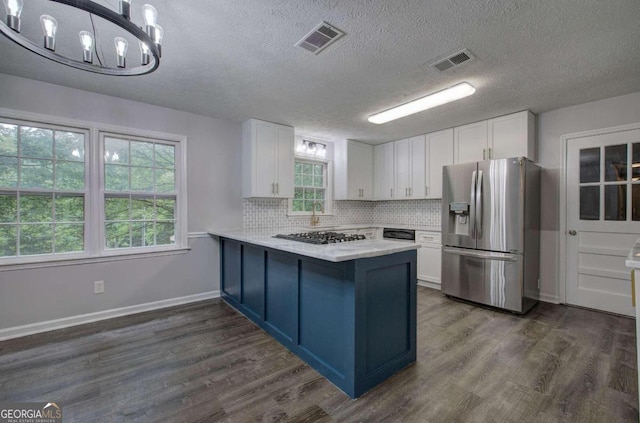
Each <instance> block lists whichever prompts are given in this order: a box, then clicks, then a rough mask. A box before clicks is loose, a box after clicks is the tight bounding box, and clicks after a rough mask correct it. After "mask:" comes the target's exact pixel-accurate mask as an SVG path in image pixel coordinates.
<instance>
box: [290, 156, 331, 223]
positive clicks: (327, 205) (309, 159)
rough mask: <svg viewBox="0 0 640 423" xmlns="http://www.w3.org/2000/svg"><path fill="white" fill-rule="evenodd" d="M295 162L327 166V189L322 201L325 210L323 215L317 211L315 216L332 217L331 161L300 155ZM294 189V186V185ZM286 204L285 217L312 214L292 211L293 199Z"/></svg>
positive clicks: (310, 213) (295, 158)
mask: <svg viewBox="0 0 640 423" xmlns="http://www.w3.org/2000/svg"><path fill="white" fill-rule="evenodd" d="M296 160H302V161H306V162H316V163H322V164H324V165H326V166H327V175H326V176H327V187H326V189H325V200H324V205H325V206H324V208H325V210H324V213H322V212H320V211H319V210H318V211H316V215H317V216H333V215H334V212H333V161H331V160H324V159H320V158H317V157H309V156H302V155H296V156H295V157H294V162H295V161H296ZM294 189H295V184H294ZM287 202H288V210H287V216H311V215H312V214H313V212H306V211H300V212H299V211H293V198H289V199H288V201H287Z"/></svg>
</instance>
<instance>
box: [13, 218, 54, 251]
mask: <svg viewBox="0 0 640 423" xmlns="http://www.w3.org/2000/svg"><path fill="white" fill-rule="evenodd" d="M52 253H53V225H51V224H36V225H20V255H31V254H52Z"/></svg>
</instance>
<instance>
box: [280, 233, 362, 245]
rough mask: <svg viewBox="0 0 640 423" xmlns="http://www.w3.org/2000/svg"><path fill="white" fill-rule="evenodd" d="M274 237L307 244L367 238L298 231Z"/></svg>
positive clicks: (336, 242) (333, 242) (335, 242)
mask: <svg viewBox="0 0 640 423" xmlns="http://www.w3.org/2000/svg"><path fill="white" fill-rule="evenodd" d="M274 238H281V239H288V240H290V241H299V242H306V243H308V244H319V245H320V244H338V243H341V242H350V241H361V240H363V239H367V238H366V237H365V236H364V235H357V234H353V235H352V234H342V233H338V232H320V231H315V232H300V233H297V234H278V235H274Z"/></svg>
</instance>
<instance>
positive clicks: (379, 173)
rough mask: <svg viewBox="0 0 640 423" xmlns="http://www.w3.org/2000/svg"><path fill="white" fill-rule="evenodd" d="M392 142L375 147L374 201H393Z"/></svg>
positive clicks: (393, 161) (393, 165)
mask: <svg viewBox="0 0 640 423" xmlns="http://www.w3.org/2000/svg"><path fill="white" fill-rule="evenodd" d="M393 150H394V146H393V143H392V142H388V143H386V144H380V145H376V146H375V147H374V149H373V152H374V160H375V186H376V200H394V199H395V196H394V194H395V192H394V190H395V160H394V151H393Z"/></svg>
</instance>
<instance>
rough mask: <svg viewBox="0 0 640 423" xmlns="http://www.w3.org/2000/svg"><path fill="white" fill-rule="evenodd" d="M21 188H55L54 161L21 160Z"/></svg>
mask: <svg viewBox="0 0 640 423" xmlns="http://www.w3.org/2000/svg"><path fill="white" fill-rule="evenodd" d="M20 172H21V174H20V186H21V187H22V188H44V189H46V188H53V161H51V160H35V159H21V160H20Z"/></svg>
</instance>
